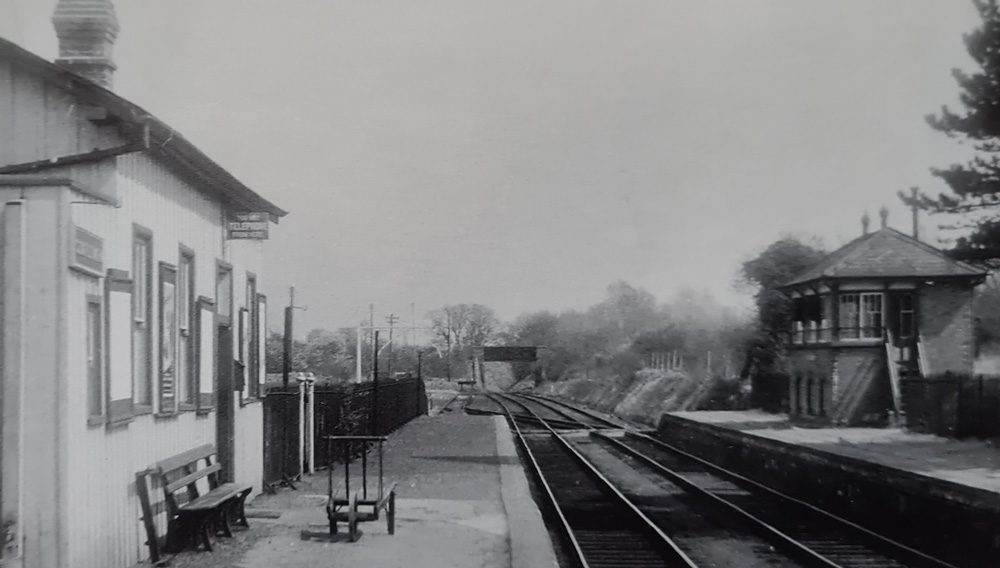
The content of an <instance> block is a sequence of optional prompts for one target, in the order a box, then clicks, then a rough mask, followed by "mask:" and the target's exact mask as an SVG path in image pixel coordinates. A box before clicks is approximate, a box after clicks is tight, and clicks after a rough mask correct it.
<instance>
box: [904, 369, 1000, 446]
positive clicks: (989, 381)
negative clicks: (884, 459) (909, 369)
mask: <svg viewBox="0 0 1000 568" xmlns="http://www.w3.org/2000/svg"><path fill="white" fill-rule="evenodd" d="M901 386H902V395H903V410H904V412H905V413H906V427H907V429H909V430H913V431H915V432H924V433H928V434H936V435H938V436H947V437H951V438H970V437H974V438H996V437H1000V377H995V376H983V375H977V376H970V375H961V374H956V373H945V374H942V375H937V376H931V377H921V378H913V377H910V378H904V379H903V380H902V381H901Z"/></svg>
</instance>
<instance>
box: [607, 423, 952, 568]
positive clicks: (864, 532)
mask: <svg viewBox="0 0 1000 568" xmlns="http://www.w3.org/2000/svg"><path fill="white" fill-rule="evenodd" d="M597 435H598V436H600V437H601V438H605V439H607V438H608V437H607V436H605V435H602V434H600V433H597ZM625 436H626V437H632V438H637V439H640V440H643V441H646V442H649V443H651V444H653V445H654V446H656V447H658V448H661V449H663V450H664V451H666V452H670V453H673V454H676V455H679V456H681V457H683V458H685V459H688V460H690V461H693V462H695V463H697V464H699V465H701V466H702V467H704V468H705V469H707V470H708V471H710V472H711V473H713V474H715V475H718V476H719V477H722V478H723V479H727V480H729V481H732V482H734V483H736V484H737V485H740V486H742V487H743V488H745V489H748V490H751V491H755V492H760V493H764V494H766V495H769V496H770V497H772V498H775V499H777V500H779V501H782V502H783V503H785V504H788V505H793V506H796V507H800V508H801V509H803V510H806V511H808V512H809V513H811V514H814V515H816V516H817V517H819V518H821V519H822V520H824V521H827V522H830V523H832V524H834V525H836V526H838V527H840V528H842V529H846V530H848V531H849V532H853V533H855V534H856V535H857V536H859V537H861V538H863V539H865V540H868V541H869V542H871V543H872V544H873V546H874V547H876V548H878V547H881V548H884V549H888V550H890V551H891V553H892V554H896V555H900V556H901V558H898V560H900V561H903V562H906V563H909V564H913V565H915V566H919V567H921V568H956V567H955V566H954V565H953V564H949V563H947V562H944V561H943V560H939V559H937V558H934V557H933V556H930V555H927V554H925V553H923V552H920V551H919V550H916V549H914V548H911V547H909V546H907V545H905V544H903V543H901V542H897V541H895V540H892V539H890V538H888V537H886V536H883V535H880V534H878V533H876V532H874V531H872V530H870V529H867V528H865V527H863V526H861V525H859V524H857V523H854V522H851V521H849V520H847V519H844V518H843V517H838V516H837V515H834V514H832V513H829V512H827V511H824V510H823V509H820V508H819V507H816V506H815V505H811V504H809V503H806V502H805V501H801V500H799V499H796V498H794V497H790V496H788V495H785V494H784V493H781V492H779V491H776V490H774V489H771V488H770V487H767V486H766V485H763V484H761V483H758V482H756V481H754V480H752V479H750V478H747V477H744V476H742V475H740V474H738V473H735V472H733V471H730V470H727V469H725V468H722V467H720V466H717V465H715V464H713V463H711V462H709V461H707V460H704V459H702V458H699V457H698V456H695V455H693V454H690V453H688V452H685V451H684V450H682V449H680V448H677V447H675V446H673V445H671V444H668V443H666V442H663V441H662V440H658V439H656V438H653V437H652V436H649V435H647V434H640V433H636V432H628V431H626V432H625ZM734 506H735V505H734Z"/></svg>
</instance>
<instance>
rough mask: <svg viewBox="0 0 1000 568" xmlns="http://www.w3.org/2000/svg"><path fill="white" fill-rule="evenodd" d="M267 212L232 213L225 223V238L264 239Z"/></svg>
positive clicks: (266, 226) (266, 228) (265, 235)
mask: <svg viewBox="0 0 1000 568" xmlns="http://www.w3.org/2000/svg"><path fill="white" fill-rule="evenodd" d="M267 230H268V215H267V213H233V214H232V215H231V216H230V218H229V222H228V223H226V238H227V239H266V238H267Z"/></svg>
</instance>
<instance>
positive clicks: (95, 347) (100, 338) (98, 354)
mask: <svg viewBox="0 0 1000 568" xmlns="http://www.w3.org/2000/svg"><path fill="white" fill-rule="evenodd" d="M94 308H96V310H95V309H94ZM95 313H96V316H97V318H96V320H94V321H95V322H96V324H97V330H96V334H94V333H91V332H92V331H94V330H92V328H91V323H92V320H91V315H92V314H95ZM84 330H85V331H84V333H85V340H84V343H85V345H86V347H85V350H86V357H87V424H88V425H90V426H103V425H104V424H106V423H107V419H108V400H107V397H108V385H107V380H108V373H107V365H108V361H107V353H106V350H105V346H106V345H107V335H108V330H107V326H106V325H105V315H104V298H103V297H102V296H100V295H97V294H87V296H86V311H85V312H84ZM91 355H94V356H95V357H94V358H93V359H92V358H91ZM95 370H96V372H97V376H96V377H95V376H93V372H94V371H95ZM95 379H96V383H95V382H94V381H95ZM95 387H96V389H97V392H96V394H95V393H94V389H95ZM95 396H96V399H95V398H94V397H95ZM95 402H96V403H97V407H98V408H97V411H96V412H95V411H94V410H95V409H94V407H93V405H94V403H95Z"/></svg>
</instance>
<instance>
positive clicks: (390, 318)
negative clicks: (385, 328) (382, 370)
mask: <svg viewBox="0 0 1000 568" xmlns="http://www.w3.org/2000/svg"><path fill="white" fill-rule="evenodd" d="M385 322H386V323H387V324H389V343H387V344H386V347H388V348H389V368H388V370H387V371H386V372H387V373H388V374H389V378H390V379H391V378H392V327H393V326H394V325H396V323H397V322H399V316H397V315H396V314H389V315H388V317H386V318H385Z"/></svg>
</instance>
